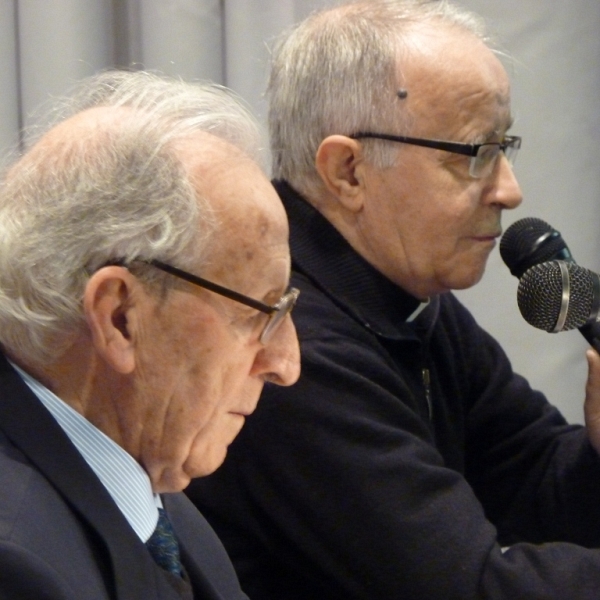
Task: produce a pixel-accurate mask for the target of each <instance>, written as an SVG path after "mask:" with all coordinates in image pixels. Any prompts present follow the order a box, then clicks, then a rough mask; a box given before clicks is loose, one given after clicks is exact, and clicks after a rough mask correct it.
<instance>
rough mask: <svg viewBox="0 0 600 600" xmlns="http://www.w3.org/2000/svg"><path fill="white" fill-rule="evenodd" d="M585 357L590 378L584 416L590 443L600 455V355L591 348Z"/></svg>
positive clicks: (586, 388) (588, 379) (586, 390)
mask: <svg viewBox="0 0 600 600" xmlns="http://www.w3.org/2000/svg"><path fill="white" fill-rule="evenodd" d="M585 355H586V358H587V362H588V378H587V383H586V386H585V403H584V405H583V414H584V417H585V425H586V427H587V431H588V438H589V440H590V443H591V444H592V446H593V447H594V449H595V450H596V452H598V454H600V355H598V353H597V352H596V351H595V350H593V349H591V348H589V349H588V350H587V351H586V353H585Z"/></svg>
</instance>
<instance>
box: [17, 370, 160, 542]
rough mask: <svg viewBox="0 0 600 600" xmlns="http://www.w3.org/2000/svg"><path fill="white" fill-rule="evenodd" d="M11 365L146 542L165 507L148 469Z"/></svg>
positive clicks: (28, 376) (65, 404) (26, 374)
mask: <svg viewBox="0 0 600 600" xmlns="http://www.w3.org/2000/svg"><path fill="white" fill-rule="evenodd" d="M9 362H10V361H9ZM10 364H11V365H12V366H13V368H14V369H15V370H16V371H17V373H18V374H19V375H20V376H21V377H22V378H23V381H24V382H25V383H26V384H27V385H28V386H29V388H30V389H31V391H32V392H33V393H34V394H35V396H36V397H37V398H38V399H39V400H40V402H41V403H42V404H43V405H44V406H45V407H46V409H47V410H48V411H49V412H50V414H51V415H52V416H53V417H54V418H55V419H56V421H57V422H58V424H59V425H60V427H61V428H62V429H63V431H64V432H65V434H66V435H67V436H68V437H69V439H70V440H71V442H72V443H73V445H74V446H75V447H76V448H77V450H78V451H79V453H80V454H81V455H82V456H83V458H84V460H85V461H86V462H87V463H88V465H89V466H90V468H91V469H92V470H93V471H94V473H95V474H96V476H97V477H98V479H100V481H101V482H102V484H103V485H104V487H105V488H106V489H107V490H108V493H109V494H110V495H111V497H112V499H113V500H114V501H115V504H116V505H117V506H118V508H119V510H120V511H121V512H122V513H123V516H124V517H125V518H126V519H127V521H128V522H129V524H130V525H131V527H132V529H133V530H134V531H135V532H136V534H137V535H138V537H139V538H140V539H141V540H142V542H146V541H147V540H148V538H149V537H150V536H151V535H152V532H153V531H154V529H155V528H156V523H157V522H158V510H157V507H158V506H162V503H161V500H160V496H158V494H153V492H152V486H151V484H150V478H149V477H148V474H147V473H146V471H144V469H142V467H141V466H140V464H139V463H138V462H137V461H136V460H135V459H134V458H133V457H132V456H131V455H130V454H128V453H127V452H126V451H125V450H123V448H121V446H119V445H118V444H117V443H115V442H114V441H113V440H111V439H110V438H109V437H108V436H107V435H106V434H104V433H103V432H102V431H100V430H99V429H98V428H97V427H95V426H94V425H92V423H90V422H89V421H88V420H87V419H86V418H85V417H83V416H82V415H81V414H79V413H78V412H77V411H76V410H74V409H73V408H71V407H70V406H69V405H68V404H67V403H66V402H64V401H63V400H61V399H60V398H59V397H58V396H56V394H54V393H53V392H51V391H50V390H49V389H48V388H46V387H45V386H43V385H42V384H41V383H40V382H39V381H37V380H36V379H34V378H33V377H31V375H29V374H28V373H26V372H25V371H23V369H21V368H19V367H18V366H17V365H15V364H14V363H13V362H11V363H10Z"/></svg>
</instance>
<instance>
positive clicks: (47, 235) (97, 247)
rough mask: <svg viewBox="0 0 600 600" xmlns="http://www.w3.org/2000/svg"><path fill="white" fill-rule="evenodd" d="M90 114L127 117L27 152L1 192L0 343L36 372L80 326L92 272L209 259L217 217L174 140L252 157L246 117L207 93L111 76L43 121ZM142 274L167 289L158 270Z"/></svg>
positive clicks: (154, 78) (253, 132)
mask: <svg viewBox="0 0 600 600" xmlns="http://www.w3.org/2000/svg"><path fill="white" fill-rule="evenodd" d="M94 107H114V108H115V109H116V110H115V115H116V114H117V112H118V110H120V109H122V110H123V111H127V115H126V118H123V115H121V118H115V119H113V120H112V121H110V122H103V123H102V124H101V125H98V126H97V127H95V128H94V129H91V128H90V129H88V130H86V131H84V135H82V136H80V138H79V139H77V138H76V136H70V137H69V138H68V139H67V136H63V137H65V139H64V141H63V140H62V138H61V143H53V144H49V145H48V147H46V148H45V147H44V139H43V138H42V139H41V141H40V142H38V143H32V145H31V147H30V148H29V150H28V151H26V152H25V154H24V156H22V157H21V158H20V159H19V160H17V161H16V163H15V164H14V165H12V166H11V167H10V168H9V170H8V172H7V175H6V176H5V178H4V181H3V182H2V187H1V188H0V344H2V345H3V347H4V348H5V349H6V350H8V351H10V352H12V353H13V354H14V355H17V356H20V357H22V358H23V359H25V360H26V361H31V362H35V363H37V364H40V365H44V364H49V363H51V362H53V360H55V359H56V358H57V357H58V356H60V354H61V353H62V352H63V351H64V350H65V349H66V347H67V345H68V344H69V340H70V339H71V337H72V336H73V335H74V333H76V332H77V331H78V330H79V329H80V328H81V326H82V325H83V324H84V319H83V308H82V298H83V292H84V289H85V285H86V283H87V280H88V278H89V276H90V274H91V273H93V272H94V271H95V270H97V269H98V268H100V267H102V266H103V265H106V264H110V263H111V262H113V261H115V260H120V261H123V262H124V263H125V264H127V263H129V262H132V261H135V260H137V259H144V260H151V259H159V260H162V261H164V262H169V263H172V264H174V265H177V266H180V267H181V268H184V269H186V268H187V269H189V268H190V267H193V266H195V267H196V268H198V267H197V265H198V262H199V261H202V260H205V259H206V255H207V251H208V246H209V241H210V240H211V237H212V234H213V232H214V231H215V230H216V228H217V227H218V216H217V215H215V214H214V213H213V212H212V210H211V205H210V202H209V201H208V199H206V198H201V197H198V194H197V192H196V190H195V188H194V186H193V185H192V183H191V182H190V180H189V175H188V173H187V172H186V170H185V168H184V167H183V165H182V163H181V160H180V159H179V155H178V154H177V150H176V147H175V146H176V144H177V142H179V141H183V140H186V139H187V138H189V137H190V136H191V135H193V134H194V133H195V132H199V131H203V132H209V133H211V134H213V135H215V136H217V137H219V138H221V139H224V140H225V141H227V142H230V143H232V144H233V145H234V146H236V147H237V148H238V149H239V150H240V151H242V152H243V153H245V154H247V155H249V156H250V157H251V158H254V159H258V158H260V133H259V128H258V126H257V124H256V122H255V120H254V119H253V118H252V116H251V115H250V113H249V111H248V110H247V109H246V107H245V106H244V105H243V104H242V103H241V102H240V101H239V99H237V98H236V97H235V96H234V95H233V94H232V93H231V92H229V91H228V90H225V89H224V88H221V87H219V86H216V85H213V84H207V83H204V84H190V83H184V82H182V81H179V80H172V79H167V78H163V77H160V76H158V75H154V74H150V73H147V72H139V71H138V72H125V71H114V72H110V71H109V72H106V73H102V74H100V75H97V76H95V77H93V78H90V79H88V80H86V81H84V82H83V83H82V84H81V85H80V86H79V87H78V88H76V89H75V90H74V91H73V93H72V95H71V96H70V99H69V100H68V101H65V100H62V101H60V102H59V103H58V107H57V108H56V110H55V111H54V113H53V118H52V121H53V123H55V124H56V123H61V122H64V120H65V119H66V118H68V117H69V116H72V115H75V114H78V113H80V112H82V111H85V110H86V109H91V108H94ZM111 114H112V113H111ZM50 128H51V127H50ZM38 137H39V132H38ZM134 265H135V263H134ZM132 268H133V267H132ZM142 271H143V272H142V273H141V276H142V277H144V278H145V281H146V282H148V283H149V284H151V283H156V282H161V281H162V287H163V288H164V287H165V285H166V284H165V276H164V275H163V274H160V273H159V274H155V275H153V274H152V272H154V271H156V269H151V268H146V269H142ZM136 274H138V273H137V272H136ZM161 277H162V280H161ZM173 279H174V278H171V280H173ZM175 281H176V280H175ZM167 287H168V286H167Z"/></svg>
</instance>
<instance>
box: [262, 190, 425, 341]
mask: <svg viewBox="0 0 600 600" xmlns="http://www.w3.org/2000/svg"><path fill="white" fill-rule="evenodd" d="M273 185H274V186H275V189H276V190H277V192H278V193H279V195H280V197H281V199H282V202H283V204H284V206H285V209H286V212H287V214H288V218H289V222H290V247H291V250H292V261H293V263H294V267H295V268H296V269H297V270H299V271H301V272H303V273H305V274H306V275H308V276H309V277H310V278H311V279H312V280H313V281H315V282H316V283H317V285H319V287H321V288H322V289H323V291H324V292H325V293H327V294H328V295H330V296H331V297H332V298H334V299H335V300H336V302H338V303H341V304H342V305H343V306H344V308H345V309H346V310H347V311H349V312H350V313H352V314H353V315H354V316H355V318H357V319H359V320H360V322H362V324H363V325H364V326H365V327H367V328H368V329H371V330H372V331H374V332H375V333H376V334H378V335H381V336H384V337H388V338H391V339H404V338H406V336H407V334H408V330H407V326H406V323H407V322H410V321H413V320H414V319H416V317H417V316H418V315H420V314H421V313H429V312H432V311H431V310H428V305H429V304H430V303H429V301H426V302H421V301H419V300H418V299H417V298H415V297H414V296H411V295H410V294H408V293H407V292H405V291H404V290H403V289H402V288H400V287H399V286H397V285H396V284H395V283H393V282H392V281H390V280H389V279H388V278H387V277H385V276H384V275H383V274H382V273H380V272H379V271H378V270H377V269H375V267H373V266H372V265H371V264H370V263H368V262H367V261H366V260H365V259H364V258H362V256H360V255H359V254H357V253H356V252H355V250H354V249H353V248H352V247H351V246H350V244H349V243H348V242H347V241H346V240H345V239H344V237H343V236H342V235H341V234H340V233H339V232H338V231H337V230H336V229H335V228H334V227H333V226H332V225H331V223H329V221H327V219H325V217H323V215H321V213H319V212H318V211H317V210H316V209H315V208H314V207H313V206H311V205H310V204H309V203H308V202H307V201H306V200H305V199H304V198H302V196H300V194H298V192H296V191H295V190H294V189H293V188H292V187H291V186H290V185H289V184H288V183H287V182H285V181H282V180H276V181H274V182H273ZM307 232H310V235H307ZM434 304H436V303H434ZM424 316H425V315H424Z"/></svg>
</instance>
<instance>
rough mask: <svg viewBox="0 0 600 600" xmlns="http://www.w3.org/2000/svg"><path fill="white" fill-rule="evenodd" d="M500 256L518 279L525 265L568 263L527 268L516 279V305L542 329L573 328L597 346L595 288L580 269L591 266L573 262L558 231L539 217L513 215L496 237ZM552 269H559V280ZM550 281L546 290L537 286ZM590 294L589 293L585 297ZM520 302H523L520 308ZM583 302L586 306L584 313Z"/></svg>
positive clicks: (599, 334)
mask: <svg viewBox="0 0 600 600" xmlns="http://www.w3.org/2000/svg"><path fill="white" fill-rule="evenodd" d="M500 256H501V257H502V260H503V261H504V263H505V264H506V266H507V267H508V268H509V270H510V272H511V273H512V274H513V275H514V276H515V277H517V278H519V280H522V278H523V277H524V274H525V273H526V272H527V271H528V269H531V268H533V267H534V266H535V265H542V264H545V263H548V264H550V263H551V262H552V261H562V262H564V263H566V264H567V265H569V266H568V267H567V266H563V267H562V269H561V268H560V267H558V266H556V265H555V266H554V267H549V266H546V267H543V268H542V269H541V272H540V271H533V272H532V273H531V274H530V275H529V276H528V278H527V280H526V282H523V285H521V282H519V290H518V291H517V302H518V303H519V310H520V311H521V314H522V315H523V317H524V318H525V320H526V321H527V322H528V323H530V324H531V325H533V326H534V327H537V328H538V329H543V330H544V331H551V332H557V331H567V330H568V329H574V328H578V329H579V331H580V332H581V334H582V335H583V336H584V337H585V339H586V340H587V341H588V342H589V343H590V344H591V345H592V346H594V348H596V350H598V351H599V352H600V324H599V323H598V322H597V319H596V317H595V316H594V313H595V311H594V310H593V309H592V306H593V305H594V304H595V303H596V302H597V300H594V299H593V298H597V297H598V294H597V293H596V294H595V292H594V291H593V290H594V289H595V284H594V281H595V280H594V279H593V278H592V279H589V278H588V277H586V276H584V273H592V272H591V271H587V269H583V268H582V267H577V265H576V264H575V260H574V259H573V255H572V254H571V251H570V250H569V248H568V246H567V244H566V242H565V241H564V240H563V238H562V236H561V235H560V232H558V231H557V230H556V229H554V228H553V227H552V226H551V225H549V224H548V223H546V222H545V221H542V219H537V218H535V217H527V218H525V219H521V220H519V221H515V222H514V223H513V224H512V225H511V226H510V227H509V228H508V229H507V230H506V231H505V232H504V235H503V236H502V239H501V240H500ZM571 267H577V269H575V272H574V273H572V271H573V269H572V268H571ZM557 269H558V271H557ZM565 269H566V271H565ZM579 269H581V271H579ZM558 273H560V280H559V279H558ZM571 275H572V276H573V277H571ZM590 277H591V275H590ZM571 280H573V281H571ZM559 282H560V283H559ZM571 283H573V286H574V290H573V292H571V289H570V285H571ZM551 284H552V285H554V286H555V287H554V288H552V287H549V289H548V290H544V289H542V286H543V285H548V286H551ZM590 285H591V287H590ZM529 286H531V289H532V290H534V289H535V293H534V292H533V291H526V290H527V288H528V287H529ZM557 290H559V291H557ZM586 290H587V291H586ZM590 290H591V291H590ZM519 294H521V295H522V296H523V298H522V299H521V300H519ZM557 294H558V295H557ZM563 294H564V295H566V299H565V300H564V302H566V306H567V308H565V307H564V306H563V308H562V311H563V312H562V313H561V304H560V302H561V301H562V297H563ZM590 294H591V298H592V299H590ZM594 294H595V296H594ZM521 302H522V303H523V308H521ZM535 302H540V303H543V302H548V303H549V305H548V306H539V307H538V308H537V309H536V308H535ZM569 303H571V309H570V310H569V309H568V304H569ZM580 303H583V304H580ZM588 303H589V304H590V307H589V308H590V312H587V313H586V311H587V309H588V306H587V305H588ZM550 306H551V307H552V308H550ZM538 311H539V312H538ZM547 311H550V312H547ZM559 316H560V317H561V321H562V319H564V322H562V323H561V322H560V321H559ZM530 319H531V320H530ZM557 327H558V329H557Z"/></svg>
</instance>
